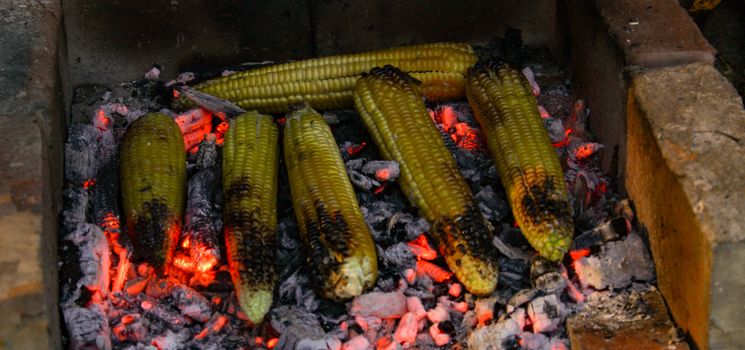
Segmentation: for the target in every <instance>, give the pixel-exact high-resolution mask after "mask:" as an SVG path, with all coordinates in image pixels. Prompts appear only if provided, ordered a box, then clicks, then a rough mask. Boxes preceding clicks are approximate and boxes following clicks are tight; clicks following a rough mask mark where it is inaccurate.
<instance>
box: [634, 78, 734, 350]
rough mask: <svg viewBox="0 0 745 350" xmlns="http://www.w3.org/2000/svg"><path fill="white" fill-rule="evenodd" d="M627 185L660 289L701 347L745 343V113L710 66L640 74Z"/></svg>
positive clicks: (676, 317) (635, 98)
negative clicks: (645, 233) (647, 239)
mask: <svg viewBox="0 0 745 350" xmlns="http://www.w3.org/2000/svg"><path fill="white" fill-rule="evenodd" d="M627 130H628V138H627V150H628V154H627V157H628V158H627V163H626V173H627V179H626V186H627V189H628V191H629V194H630V195H631V197H632V199H634V201H635V203H636V206H637V211H638V215H639V219H640V221H641V222H642V224H644V225H645V226H646V227H647V228H648V229H649V232H650V244H651V248H652V252H653V255H654V259H655V264H656V268H657V276H658V279H659V288H660V290H661V291H662V294H663V295H664V296H665V299H666V301H667V303H668V306H669V307H670V311H671V313H672V316H673V318H674V319H675V321H676V322H678V324H679V326H680V327H682V328H683V329H684V330H685V331H687V332H688V333H689V335H690V336H691V338H692V339H693V340H694V342H695V343H696V345H697V346H698V347H699V348H702V349H706V348H733V347H734V348H737V347H740V346H742V345H743V344H745V312H742V311H743V310H741V308H742V306H741V305H742V302H741V301H742V299H743V298H745V270H743V269H742V264H743V262H745V221H743V219H742V215H743V213H745V167H743V166H742V164H743V159H745V110H743V108H742V102H741V100H740V97H739V96H738V95H737V92H736V91H735V90H734V88H733V87H732V86H731V85H730V84H729V83H728V82H727V81H726V79H725V78H724V77H722V76H721V75H720V74H719V73H718V72H717V71H716V69H715V68H714V67H713V66H711V65H709V64H704V63H693V64H688V65H683V66H678V67H671V68H661V69H653V70H649V71H644V72H640V73H637V74H634V75H633V76H632V79H631V88H630V90H629V96H628V117H627Z"/></svg>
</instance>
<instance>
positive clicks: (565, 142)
mask: <svg viewBox="0 0 745 350" xmlns="http://www.w3.org/2000/svg"><path fill="white" fill-rule="evenodd" d="M572 132H573V131H572V128H566V130H564V139H563V140H561V141H559V142H554V143H553V146H554V147H555V148H562V147H566V146H569V143H570V142H571V139H570V138H569V135H571V134H572Z"/></svg>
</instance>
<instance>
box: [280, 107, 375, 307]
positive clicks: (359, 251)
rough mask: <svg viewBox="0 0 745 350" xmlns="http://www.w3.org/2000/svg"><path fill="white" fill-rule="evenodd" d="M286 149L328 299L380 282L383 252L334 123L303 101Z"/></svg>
mask: <svg viewBox="0 0 745 350" xmlns="http://www.w3.org/2000/svg"><path fill="white" fill-rule="evenodd" d="M284 150H285V162H286V163H287V173H288V175H289V179H290V189H291V192H292V202H293V206H294V208H295V216H296V217H297V221H298V224H299V226H300V232H301V234H302V236H303V239H304V241H305V244H306V247H307V251H308V259H309V263H310V265H311V269H312V273H311V276H313V277H312V278H314V280H313V282H314V283H315V285H316V286H317V287H318V289H319V292H320V293H321V295H322V296H323V297H325V298H327V299H332V300H345V299H349V298H352V297H355V296H358V295H360V294H361V293H362V291H363V290H364V289H367V288H371V287H372V286H373V285H374V284H375V280H376V279H377V274H378V268H377V266H378V265H377V255H376V253H375V245H374V243H373V240H372V236H371V235H370V231H369V228H368V226H367V223H365V220H364V218H363V216H362V212H361V210H360V208H359V205H358V202H357V197H356V196H355V193H354V190H353V189H352V184H351V183H350V181H349V178H348V176H347V172H346V169H345V167H344V162H343V161H342V159H341V155H340V154H339V148H338V147H337V145H336V141H334V137H333V135H332V134H331V129H329V127H328V125H327V124H326V121H324V119H323V117H321V115H320V114H318V112H316V111H314V110H313V109H311V108H310V107H309V106H307V105H303V106H301V107H299V108H297V109H296V110H295V111H293V112H291V113H290V114H289V115H288V118H287V123H286V124H285V136H284Z"/></svg>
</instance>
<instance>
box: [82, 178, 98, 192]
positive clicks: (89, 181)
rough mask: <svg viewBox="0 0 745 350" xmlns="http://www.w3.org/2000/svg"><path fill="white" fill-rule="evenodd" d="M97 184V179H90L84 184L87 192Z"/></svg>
mask: <svg viewBox="0 0 745 350" xmlns="http://www.w3.org/2000/svg"><path fill="white" fill-rule="evenodd" d="M95 184H96V179H88V180H85V182H83V188H84V189H86V190H87V189H89V188H91V186H93V185H95Z"/></svg>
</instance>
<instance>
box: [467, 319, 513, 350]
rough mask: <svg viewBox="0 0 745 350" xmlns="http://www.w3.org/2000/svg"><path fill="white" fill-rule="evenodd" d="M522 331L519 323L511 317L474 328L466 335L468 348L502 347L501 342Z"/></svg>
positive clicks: (485, 349) (480, 349)
mask: <svg viewBox="0 0 745 350" xmlns="http://www.w3.org/2000/svg"><path fill="white" fill-rule="evenodd" d="M521 332H522V328H521V327H520V325H519V324H518V323H517V322H516V321H515V320H513V319H510V318H508V319H504V320H500V321H499V322H497V323H495V324H492V325H489V326H486V327H481V328H478V329H476V330H475V331H473V332H471V334H470V335H469V336H468V340H467V341H468V348H469V349H475V350H491V349H504V346H503V344H504V343H505V342H506V341H508V340H509V339H511V338H514V337H516V336H517V335H518V334H520V333H521Z"/></svg>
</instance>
